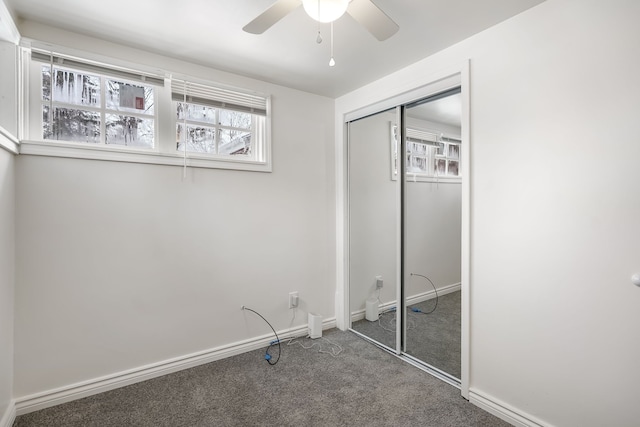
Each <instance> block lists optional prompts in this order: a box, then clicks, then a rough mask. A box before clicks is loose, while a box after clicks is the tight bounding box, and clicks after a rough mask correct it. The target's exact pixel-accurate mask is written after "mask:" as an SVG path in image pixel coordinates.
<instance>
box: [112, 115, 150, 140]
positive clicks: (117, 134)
mask: <svg viewBox="0 0 640 427" xmlns="http://www.w3.org/2000/svg"><path fill="white" fill-rule="evenodd" d="M105 127H106V134H107V136H106V143H107V144H117V145H126V146H128V147H143V148H153V119H141V118H139V117H130V116H120V115H117V114H107V116H106V118H105Z"/></svg>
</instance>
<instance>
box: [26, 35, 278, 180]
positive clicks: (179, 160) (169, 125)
mask: <svg viewBox="0 0 640 427" xmlns="http://www.w3.org/2000/svg"><path fill="white" fill-rule="evenodd" d="M29 50H30V49H29V48H24V52H26V53H28V52H29ZM63 51H64V49H62V48H57V49H56V52H63ZM22 58H23V60H22V63H21V65H22V73H21V74H22V76H23V78H24V80H25V85H24V90H23V91H22V93H21V94H20V96H21V98H22V100H23V106H22V115H23V130H22V134H23V135H27V137H26V138H24V139H22V140H20V141H19V142H16V145H19V147H18V148H19V153H20V154H26V155H38V156H48V157H66V158H75V159H90V160H104V161H117V162H128V163H142V164H156V165H169V166H186V167H196V168H211V169H227V170H242V171H249V172H272V150H271V97H270V96H269V95H265V94H261V93H255V92H254V93H255V94H256V95H258V96H262V97H264V98H265V100H266V115H265V130H264V142H263V146H262V148H259V150H261V151H260V155H261V158H262V160H254V159H247V158H239V157H238V158H236V157H228V158H227V157H222V156H216V157H212V156H210V155H207V154H201V153H189V152H187V153H186V155H185V153H184V152H178V151H176V150H175V124H176V119H175V111H173V105H174V104H173V102H172V100H171V84H170V80H171V77H170V76H171V73H170V72H166V73H165V76H163V77H164V79H165V84H164V87H162V88H160V87H156V91H155V92H156V95H155V106H154V108H155V109H156V113H155V114H156V118H155V121H156V124H155V127H156V135H155V138H154V139H155V146H154V148H153V149H136V148H131V147H119V146H105V145H99V146H94V145H86V144H84V143H75V142H60V141H48V140H44V139H42V140H40V139H34V138H31V137H29V136H30V135H31V133H32V132H34V129H32V128H31V124H32V123H30V122H31V119H33V118H37V117H38V115H37V114H35V113H34V111H35V110H34V111H31V110H32V108H33V105H32V104H33V103H36V101H37V104H38V105H37V106H38V107H39V106H40V104H41V103H40V100H39V99H37V97H39V93H37V94H34V93H31V90H30V86H31V84H32V82H33V80H32V78H33V76H32V75H31V73H32V67H33V64H34V63H37V62H33V61H32V60H31V55H30V54H23V55H22ZM105 62H108V61H105ZM105 67H108V65H105ZM115 68H117V67H115ZM131 69H132V70H135V69H136V67H135V66H131ZM181 78H183V77H182V76H181ZM186 79H187V80H190V79H189V77H186ZM191 80H193V81H199V82H201V83H204V84H208V85H210V86H211V87H214V88H215V87H220V88H228V86H226V85H222V84H218V83H215V82H205V81H202V80H198V79H191ZM231 89H233V90H237V91H238V92H247V93H251V92H249V91H247V90H243V89H239V88H231ZM34 114H35V115H34ZM172 148H173V149H172ZM257 149H258V148H257Z"/></svg>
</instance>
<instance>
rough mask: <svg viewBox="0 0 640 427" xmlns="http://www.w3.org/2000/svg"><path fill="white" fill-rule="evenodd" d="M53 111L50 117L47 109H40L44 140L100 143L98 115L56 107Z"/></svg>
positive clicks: (45, 107) (46, 107)
mask: <svg viewBox="0 0 640 427" xmlns="http://www.w3.org/2000/svg"><path fill="white" fill-rule="evenodd" d="M53 111H54V112H53V117H50V114H49V107H48V106H43V108H42V119H43V120H42V134H43V138H44V139H55V140H58V141H72V142H92V143H97V142H100V113H96V112H93V111H84V110H75V109H71V108H57V107H56V108H54V110H53Z"/></svg>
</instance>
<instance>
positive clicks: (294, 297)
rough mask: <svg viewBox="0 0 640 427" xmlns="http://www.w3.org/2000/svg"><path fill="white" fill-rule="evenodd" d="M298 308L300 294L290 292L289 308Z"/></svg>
mask: <svg viewBox="0 0 640 427" xmlns="http://www.w3.org/2000/svg"><path fill="white" fill-rule="evenodd" d="M297 306H298V292H297V291H296V292H289V308H296V307H297Z"/></svg>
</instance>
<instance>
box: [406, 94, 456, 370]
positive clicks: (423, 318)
mask: <svg viewBox="0 0 640 427" xmlns="http://www.w3.org/2000/svg"><path fill="white" fill-rule="evenodd" d="M405 135H406V161H407V174H406V177H405V179H406V182H405V187H404V188H405V194H404V217H403V219H404V231H405V233H404V260H403V262H404V273H405V274H404V276H405V277H404V285H405V293H404V295H405V304H406V313H407V314H406V325H405V331H406V335H405V336H406V339H405V343H404V349H403V350H404V351H405V352H406V354H408V355H410V356H412V357H414V358H416V359H419V360H420V361H422V362H424V363H426V364H428V365H430V366H432V367H434V368H436V369H439V370H441V371H443V372H445V373H447V374H449V375H450V376H452V377H454V378H457V379H459V378H460V369H461V361H460V351H461V348H460V342H461V337H460V328H461V293H460V292H461V291H460V281H461V268H460V266H461V214H462V209H461V208H462V205H461V201H462V199H461V196H462V185H461V184H462V179H461V176H460V161H462V160H464V159H461V158H460V147H461V145H460V144H461V138H460V135H461V129H460V94H459V93H458V94H454V95H450V96H446V97H443V98H439V99H436V100H433V101H428V102H425V103H421V104H418V105H413V106H407V108H406V109H405Z"/></svg>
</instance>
